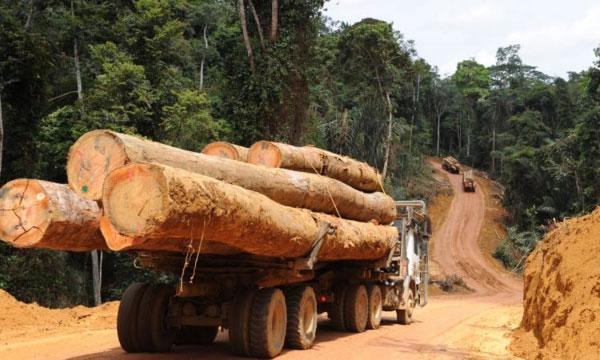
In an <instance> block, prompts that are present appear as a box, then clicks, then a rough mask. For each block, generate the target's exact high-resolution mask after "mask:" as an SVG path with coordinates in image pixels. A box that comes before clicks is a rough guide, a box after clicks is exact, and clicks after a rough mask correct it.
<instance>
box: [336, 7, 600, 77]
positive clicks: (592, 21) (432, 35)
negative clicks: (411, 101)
mask: <svg viewBox="0 0 600 360" xmlns="http://www.w3.org/2000/svg"><path fill="white" fill-rule="evenodd" d="M325 7H326V8H327V9H328V10H327V12H326V13H327V15H328V16H330V17H332V18H333V19H334V20H343V21H347V22H355V21H359V20H360V19H362V18H365V17H374V18H379V19H382V20H385V21H389V22H393V23H394V27H395V28H396V29H397V30H400V31H401V32H403V33H404V34H405V36H406V38H407V39H413V40H415V41H416V48H417V51H418V52H419V55H420V56H421V57H423V58H425V59H426V60H427V61H428V62H430V63H431V64H433V65H436V66H438V67H439V68H440V72H441V73H451V72H453V71H454V70H455V68H456V63H457V62H458V61H461V60H464V59H469V58H475V59H476V60H477V61H479V62H481V63H483V64H485V65H491V64H493V63H494V62H495V54H496V50H497V49H498V47H500V46H506V45H510V44H515V43H518V44H521V56H522V58H523V61H524V62H525V63H527V64H530V65H534V66H538V68H539V69H540V70H541V71H544V72H546V73H548V74H550V75H559V76H565V75H566V73H567V72H568V71H580V70H584V69H586V68H587V67H589V66H590V65H591V64H592V62H593V60H594V56H593V49H594V48H595V47H597V46H598V45H600V1H598V0H571V1H569V2H568V3H566V2H564V1H562V0H545V1H544V0H503V1H498V0H453V1H447V0H421V1H419V2H407V1H398V0H334V1H331V2H328V3H326V6H325Z"/></svg>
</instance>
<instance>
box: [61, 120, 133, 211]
mask: <svg viewBox="0 0 600 360" xmlns="http://www.w3.org/2000/svg"><path fill="white" fill-rule="evenodd" d="M127 162H128V158H127V154H126V152H125V149H124V146H123V143H122V142H121V141H120V140H119V138H118V137H116V136H114V135H113V133H111V132H110V131H106V130H94V131H90V132H88V133H86V134H84V135H83V136H82V137H80V138H79V139H78V140H77V141H76V142H75V143H74V144H73V146H71V149H70V150H69V159H68V162H67V176H68V178H69V185H70V186H71V188H72V189H73V190H74V191H75V192H76V193H77V194H78V195H79V196H82V197H84V198H86V199H90V200H98V199H100V197H101V196H102V184H103V182H104V179H105V178H106V175H107V174H108V173H109V172H111V171H112V170H114V169H116V168H118V167H120V166H123V165H125V164H126V163H127Z"/></svg>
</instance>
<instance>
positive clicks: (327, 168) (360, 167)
mask: <svg viewBox="0 0 600 360" xmlns="http://www.w3.org/2000/svg"><path fill="white" fill-rule="evenodd" d="M247 161H248V162H249V163H251V164H258V165H263V166H267V167H276V168H279V167H280V168H284V169H292V170H299V171H306V172H311V173H315V172H316V173H319V174H321V175H325V176H329V177H331V178H334V179H337V180H340V181H342V182H344V183H346V184H348V185H350V186H352V187H354V188H356V189H359V190H363V191H377V190H381V188H382V184H383V182H382V179H381V175H379V173H378V172H377V170H376V169H374V168H373V167H371V166H370V165H369V164H367V163H365V162H362V161H358V160H354V159H351V158H349V157H347V156H341V155H338V154H334V153H332V152H329V151H326V150H323V149H319V148H316V147H314V146H303V147H297V146H293V145H289V144H282V143H277V142H271V141H259V142H257V143H255V144H254V145H252V146H251V147H250V150H248V159H247Z"/></svg>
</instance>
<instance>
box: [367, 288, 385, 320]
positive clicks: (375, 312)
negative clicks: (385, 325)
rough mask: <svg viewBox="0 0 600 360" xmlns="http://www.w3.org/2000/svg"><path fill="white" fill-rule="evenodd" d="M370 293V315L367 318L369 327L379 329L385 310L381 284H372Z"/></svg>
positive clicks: (368, 290)
mask: <svg viewBox="0 0 600 360" xmlns="http://www.w3.org/2000/svg"><path fill="white" fill-rule="evenodd" d="M367 293H368V294H369V316H368V318H367V329H379V327H380V326H381V316H382V311H383V299H382V295H381V288H380V287H379V285H371V286H369V288H368V289H367Z"/></svg>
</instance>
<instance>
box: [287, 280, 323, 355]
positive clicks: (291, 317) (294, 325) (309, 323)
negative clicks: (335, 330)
mask: <svg viewBox="0 0 600 360" xmlns="http://www.w3.org/2000/svg"><path fill="white" fill-rule="evenodd" d="M285 300H286V303H287V331H286V335H285V344H286V346H287V347H289V348H292V349H300V350H305V349H309V348H311V347H312V345H313V343H314V341H315V336H316V334H317V299H316V296H315V291H314V290H313V288H312V287H310V286H298V287H292V288H290V289H289V290H288V291H286V292H285Z"/></svg>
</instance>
